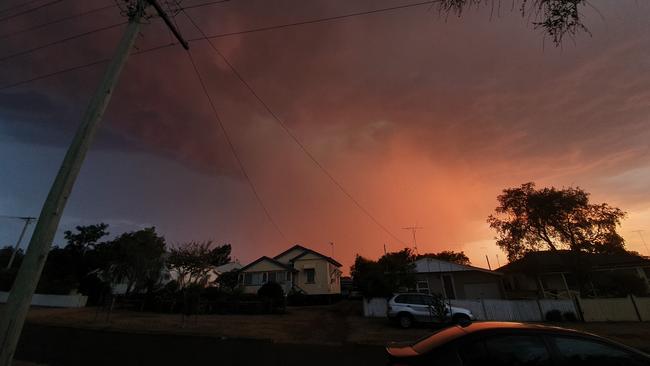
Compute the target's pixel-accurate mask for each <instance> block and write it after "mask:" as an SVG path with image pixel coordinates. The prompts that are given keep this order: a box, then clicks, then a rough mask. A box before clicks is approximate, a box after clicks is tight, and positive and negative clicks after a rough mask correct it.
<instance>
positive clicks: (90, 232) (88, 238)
mask: <svg viewBox="0 0 650 366" xmlns="http://www.w3.org/2000/svg"><path fill="white" fill-rule="evenodd" d="M106 229H108V225H107V224H104V223H99V224H96V225H87V226H77V227H76V230H77V232H76V233H73V232H72V231H70V230H67V231H65V232H64V233H63V237H64V238H65V240H67V241H68V246H67V247H68V248H69V249H73V250H78V251H81V252H84V251H86V250H88V249H94V248H95V245H97V244H98V242H99V239H101V238H103V237H104V236H107V235H109V233H108V232H107V231H106Z"/></svg>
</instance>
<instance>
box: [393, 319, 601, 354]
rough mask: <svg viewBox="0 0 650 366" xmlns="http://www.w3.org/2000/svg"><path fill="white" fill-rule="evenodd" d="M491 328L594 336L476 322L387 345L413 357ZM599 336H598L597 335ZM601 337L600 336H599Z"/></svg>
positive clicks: (537, 325)
mask: <svg viewBox="0 0 650 366" xmlns="http://www.w3.org/2000/svg"><path fill="white" fill-rule="evenodd" d="M489 330H537V331H548V332H555V333H564V334H576V335H578V334H580V335H589V336H594V335H593V334H589V333H584V332H580V331H577V330H573V329H567V328H560V327H554V326H548V325H541V324H528V323H515V322H475V323H472V324H469V325H467V326H464V327H463V326H460V325H456V326H452V327H448V328H445V329H443V330H441V331H439V332H436V333H434V334H432V335H430V336H428V337H425V338H422V339H420V340H419V341H416V342H415V343H412V344H399V345H398V344H395V345H389V346H388V347H386V350H387V351H388V353H389V354H390V355H392V356H396V357H411V356H417V355H421V354H424V353H427V352H429V351H430V350H432V349H434V348H437V347H440V346H442V345H444V344H447V343H449V342H451V341H453V340H455V339H458V338H461V337H464V336H466V335H470V334H473V333H477V332H483V331H489ZM596 337H597V336H596ZM598 338H600V337H598Z"/></svg>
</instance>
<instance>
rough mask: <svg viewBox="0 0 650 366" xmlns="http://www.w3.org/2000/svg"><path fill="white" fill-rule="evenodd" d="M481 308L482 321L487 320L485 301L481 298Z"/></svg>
mask: <svg viewBox="0 0 650 366" xmlns="http://www.w3.org/2000/svg"><path fill="white" fill-rule="evenodd" d="M481 307H482V308H483V320H489V319H488V314H487V308H486V307H485V300H484V299H483V298H482V297H481Z"/></svg>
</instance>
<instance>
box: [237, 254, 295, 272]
mask: <svg viewBox="0 0 650 366" xmlns="http://www.w3.org/2000/svg"><path fill="white" fill-rule="evenodd" d="M263 261H268V262H271V263H273V264H275V265H276V266H278V267H282V268H284V269H286V270H287V271H294V269H293V268H292V267H291V266H288V265H286V264H284V263H282V262H278V261H276V260H275V259H273V258H269V257H267V256H264V257H260V258H258V259H257V260H255V261H254V262H252V263H249V264H247V265H245V266H244V267H242V268H240V269H239V270H240V271H245V270H247V269H248V268H250V267H252V266H254V265H256V264H258V263H260V262H263Z"/></svg>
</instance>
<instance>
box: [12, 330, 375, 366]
mask: <svg viewBox="0 0 650 366" xmlns="http://www.w3.org/2000/svg"><path fill="white" fill-rule="evenodd" d="M16 359H18V360H24V361H29V362H34V363H42V364H47V365H51V366H56V365H66V366H68V365H84V366H85V365H111V366H114V365H124V366H128V365H156V366H162V365H174V366H178V365H210V364H212V365H219V366H235V365H236V366H244V365H259V364H264V365H266V366H276V365H277V366H294V365H295V366H305V365H310V366H320V365H323V366H332V365H337V366H345V365H355V366H358V365H385V364H386V359H385V356H384V350H383V348H382V347H379V346H364V345H355V344H344V345H340V346H331V345H312V344H303V343H276V342H273V341H267V340H255V339H243V338H242V339H223V338H218V337H209V336H194V335H168V334H147V333H133V332H129V333H127V332H120V331H115V330H97V329H78V328H69V327H59V326H47V325H37V324H29V323H28V324H26V325H25V329H24V330H23V334H22V336H21V339H20V343H19V345H18V350H17V352H16Z"/></svg>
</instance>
